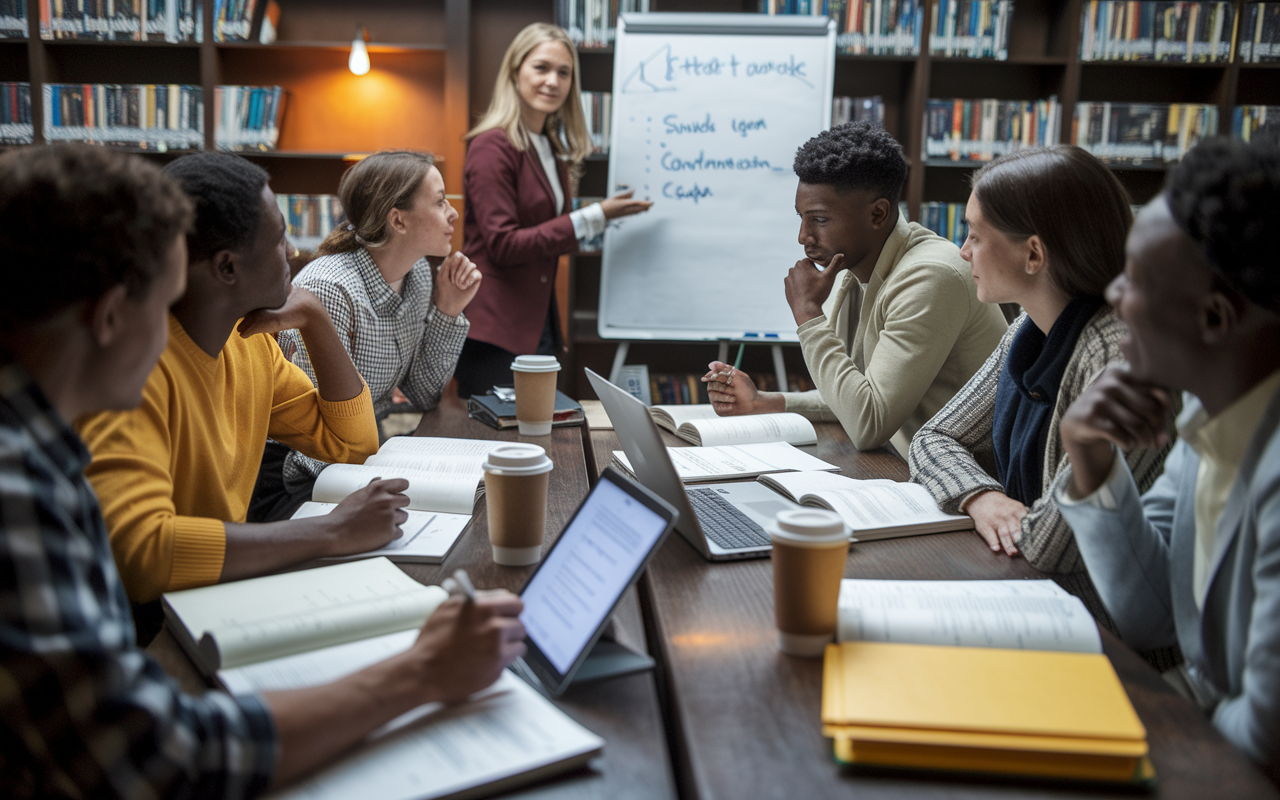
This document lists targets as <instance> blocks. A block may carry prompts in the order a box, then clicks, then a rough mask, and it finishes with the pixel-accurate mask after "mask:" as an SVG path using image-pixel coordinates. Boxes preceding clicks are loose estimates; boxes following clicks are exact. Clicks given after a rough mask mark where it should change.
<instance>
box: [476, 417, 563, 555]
mask: <svg viewBox="0 0 1280 800" xmlns="http://www.w3.org/2000/svg"><path fill="white" fill-rule="evenodd" d="M483 468H484V497H485V509H486V510H487V517H488V521H489V544H490V545H491V546H492V547H493V561H494V563H496V564H501V565H503V566H507V567H524V566H528V565H530V564H536V563H538V560H539V559H541V558H542V540H543V538H544V537H545V536H546V529H547V485H548V482H549V479H550V476H551V470H552V469H554V468H555V464H553V463H552V461H551V459H550V458H548V457H547V451H546V450H543V449H542V448H541V447H539V446H538V445H536V444H524V443H520V442H511V443H508V444H500V445H498V446H497V447H495V448H493V449H492V450H490V451H489V456H488V458H487V459H486V460H485V462H484V465H483Z"/></svg>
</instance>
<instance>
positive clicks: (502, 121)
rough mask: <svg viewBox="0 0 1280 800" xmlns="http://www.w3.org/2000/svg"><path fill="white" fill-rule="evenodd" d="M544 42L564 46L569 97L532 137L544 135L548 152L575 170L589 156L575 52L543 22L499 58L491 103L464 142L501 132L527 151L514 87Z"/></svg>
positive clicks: (560, 31)
mask: <svg viewBox="0 0 1280 800" xmlns="http://www.w3.org/2000/svg"><path fill="white" fill-rule="evenodd" d="M546 42H559V43H560V44H562V45H564V46H565V49H566V50H568V51H569V56H570V57H571V58H572V60H573V74H572V75H571V76H569V96H568V97H566V98H565V101H564V105H562V106H560V110H559V111H556V112H555V113H554V114H548V115H547V121H546V123H545V124H544V125H543V126H542V130H540V131H535V133H541V134H543V135H545V136H546V137H547V139H549V140H550V141H551V148H552V150H554V151H555V152H556V155H558V156H559V157H560V158H561V159H563V160H566V161H568V162H569V163H570V165H571V166H573V167H577V166H578V165H579V164H581V163H582V160H583V159H585V158H586V157H587V156H588V155H590V154H591V137H590V136H588V134H587V121H586V118H585V117H584V116H583V115H582V90H581V88H580V85H579V75H580V73H581V70H580V69H579V67H578V50H577V48H575V47H574V46H573V40H571V39H570V38H569V34H567V33H565V32H564V29H562V28H558V27H556V26H555V25H549V24H547V23H545V22H535V23H533V24H532V25H529V26H528V27H526V28H525V29H524V30H522V31H520V33H518V34H516V38H515V39H513V40H511V46H510V47H508V48H507V54H506V55H504V56H503V57H502V66H501V67H500V68H499V69H498V79H497V81H495V82H494V84H493V99H492V100H490V101H489V110H488V111H485V112H484V116H482V117H481V118H480V121H479V122H477V123H476V125H475V127H474V128H472V129H471V130H470V132H468V133H467V136H466V139H467V141H471V140H472V139H474V138H475V137H477V136H479V135H480V134H482V133H484V132H485V131H488V130H492V129H494V128H501V129H502V130H503V131H505V132H506V134H507V139H508V140H509V141H510V142H511V144H512V146H514V147H515V148H516V149H517V150H521V151H523V150H526V149H528V147H529V135H528V131H526V130H525V127H524V123H523V122H522V121H521V119H520V91H519V89H518V88H517V83H518V80H519V73H520V67H521V66H522V65H523V64H524V60H525V59H526V58H528V57H529V54H530V53H532V52H533V50H534V48H536V47H537V46H538V45H540V44H544V43H546ZM562 136H563V138H562Z"/></svg>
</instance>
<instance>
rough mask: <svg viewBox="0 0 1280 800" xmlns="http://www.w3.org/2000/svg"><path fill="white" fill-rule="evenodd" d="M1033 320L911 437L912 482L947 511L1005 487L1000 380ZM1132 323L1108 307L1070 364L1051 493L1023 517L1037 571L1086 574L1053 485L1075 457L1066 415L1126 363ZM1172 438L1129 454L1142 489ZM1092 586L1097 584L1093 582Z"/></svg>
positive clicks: (1048, 475)
mask: <svg viewBox="0 0 1280 800" xmlns="http://www.w3.org/2000/svg"><path fill="white" fill-rule="evenodd" d="M1029 324H1032V323H1031V322H1030V320H1029V319H1028V317H1027V315H1026V314H1023V315H1022V316H1020V317H1019V318H1018V319H1017V320H1015V321H1014V323H1013V324H1012V325H1011V326H1009V331H1008V333H1006V334H1005V336H1004V338H1003V339H1002V340H1001V341H1000V346H999V347H997V348H996V351H995V352H994V353H992V354H991V357H990V358H988V359H987V362H986V363H985V364H983V365H982V368H981V369H979V370H978V372H977V373H976V374H974V376H973V378H972V379H971V380H970V381H969V383H968V384H967V385H966V386H965V387H964V388H963V389H961V390H960V392H959V393H958V394H957V395H956V396H955V397H954V398H952V399H951V402H949V403H947V404H946V405H945V406H944V407H943V408H942V410H941V411H939V412H938V413H937V415H936V416H934V418H933V419H931V420H929V422H928V423H926V424H925V426H924V427H923V428H921V429H920V431H919V432H918V433H916V435H915V437H914V438H913V439H912V440H911V450H910V454H909V458H908V461H909V463H910V465H911V480H913V481H915V482H916V483H918V484H920V485H921V486H923V487H925V488H926V489H928V490H929V492H930V494H932V495H933V497H934V499H935V500H937V501H938V505H940V506H942V509H943V510H944V511H949V512H951V513H959V510H960V507H961V505H963V504H964V502H965V501H966V500H968V499H969V498H970V497H973V496H974V495H976V494H978V493H979V492H984V491H987V490H989V489H994V490H996V491H1004V487H1003V486H1001V485H1000V482H999V481H998V480H996V479H995V478H993V477H992V476H993V475H995V474H996V466H995V453H994V450H993V449H992V440H991V427H992V420H993V414H994V409H995V401H996V384H997V383H998V382H999V378H1000V371H1001V369H1003V368H1004V360H1005V357H1006V356H1007V355H1008V353H1009V344H1010V342H1011V341H1012V340H1013V337H1014V335H1016V334H1017V332H1018V330H1019V329H1020V328H1021V327H1022V326H1023V325H1029ZM1124 332H1125V327H1124V323H1123V322H1121V321H1120V319H1119V318H1118V317H1116V314H1115V311H1114V310H1112V309H1111V307H1110V306H1103V307H1102V308H1101V309H1099V310H1098V312H1097V313H1096V314H1094V316H1093V318H1092V319H1091V320H1089V322H1088V324H1087V325H1085V327H1084V330H1083V331H1081V333H1080V338H1079V339H1078V340H1076V346H1075V349H1074V351H1073V352H1072V355H1071V360H1070V361H1069V362H1068V363H1067V369H1066V372H1064V373H1063V375H1062V383H1061V385H1060V386H1059V389H1058V401H1057V404H1056V405H1055V406H1054V409H1053V416H1052V417H1051V418H1050V420H1049V430H1048V433H1047V436H1046V437H1045V446H1044V469H1043V487H1042V488H1043V492H1042V493H1041V495H1040V499H1039V500H1037V501H1036V502H1035V503H1033V504H1032V505H1031V507H1030V508H1029V509H1028V510H1027V516H1026V517H1025V518H1024V519H1023V520H1022V538H1021V539H1020V540H1019V542H1018V549H1019V550H1020V551H1021V552H1022V555H1023V557H1025V558H1026V559H1027V561H1028V562H1029V563H1030V564H1031V565H1032V566H1033V567H1035V568H1036V569H1039V570H1041V571H1043V572H1052V573H1065V574H1074V573H1083V572H1084V569H1085V567H1084V561H1083V560H1082V559H1081V558H1080V551H1079V550H1078V549H1076V543H1075V537H1074V536H1072V534H1071V528H1070V527H1068V526H1067V523H1066V520H1064V519H1063V518H1062V515H1061V514H1060V513H1058V506H1057V504H1056V503H1054V502H1053V497H1052V493H1051V492H1050V491H1049V488H1050V487H1051V486H1052V485H1053V481H1054V479H1055V478H1057V477H1058V474H1059V473H1060V472H1061V471H1062V470H1063V469H1064V468H1065V467H1066V466H1067V454H1066V452H1065V451H1064V449H1063V446H1062V437H1061V436H1059V435H1058V425H1059V423H1060V422H1061V420H1062V414H1063V413H1064V412H1065V411H1066V410H1067V408H1068V407H1069V406H1070V405H1071V404H1072V403H1073V402H1075V399H1076V398H1077V397H1079V396H1080V394H1081V393H1082V392H1083V391H1084V390H1085V389H1086V388H1087V387H1088V386H1089V384H1091V383H1093V381H1094V380H1095V379H1096V378H1097V377H1098V375H1099V374H1100V373H1101V372H1102V370H1103V368H1105V367H1106V366H1107V365H1108V364H1111V363H1114V362H1117V361H1121V360H1123V356H1122V355H1121V353H1120V338H1121V337H1122V336H1123V335H1124ZM1172 447H1173V442H1172V441H1170V442H1169V444H1167V445H1166V446H1165V447H1163V448H1161V449H1159V450H1150V449H1135V450H1131V451H1129V452H1128V453H1126V454H1125V460H1127V461H1128V462H1129V469H1130V470H1131V471H1132V472H1133V477H1134V480H1136V481H1137V483H1138V488H1139V489H1141V490H1142V491H1144V492H1145V491H1146V490H1147V489H1148V488H1149V487H1150V486H1151V484H1152V483H1154V482H1155V480H1156V478H1158V477H1159V476H1160V473H1161V472H1162V471H1163V470H1164V457H1165V455H1166V454H1168V452H1169V449H1170V448H1172ZM1090 589H1092V587H1090Z"/></svg>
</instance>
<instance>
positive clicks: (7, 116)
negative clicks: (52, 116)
mask: <svg viewBox="0 0 1280 800" xmlns="http://www.w3.org/2000/svg"><path fill="white" fill-rule="evenodd" d="M34 134H35V131H34V129H33V128H32V125H31V84H30V83H27V82H14V81H10V82H6V83H0V145H23V144H31V142H32V139H33V137H34Z"/></svg>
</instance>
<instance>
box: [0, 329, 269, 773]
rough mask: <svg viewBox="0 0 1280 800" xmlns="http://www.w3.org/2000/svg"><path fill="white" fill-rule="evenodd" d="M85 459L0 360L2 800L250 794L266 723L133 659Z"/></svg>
mask: <svg viewBox="0 0 1280 800" xmlns="http://www.w3.org/2000/svg"><path fill="white" fill-rule="evenodd" d="M89 458H90V456H89V451H88V450H87V449H85V446H84V444H83V443H82V442H81V441H80V438H79V437H78V436H76V434H75V432H74V431H73V430H72V429H71V428H70V427H69V426H68V425H67V424H66V423H65V422H64V421H63V420H62V419H61V417H59V415H58V413H57V411H56V410H55V409H54V408H53V407H52V406H51V405H50V404H49V401H48V400H47V399H46V398H45V396H44V394H43V392H41V390H40V389H39V387H38V386H36V385H35V383H33V382H32V381H31V378H30V377H29V376H28V375H27V373H26V372H25V371H24V370H23V369H22V368H21V367H20V366H18V365H16V364H14V363H13V362H12V361H11V360H10V359H8V358H6V357H4V356H3V354H0V793H3V794H4V795H5V796H6V797H129V798H158V797H186V798H247V797H253V796H256V795H258V794H261V793H262V791H263V790H265V789H266V786H267V783H268V782H269V780H270V778H271V773H272V770H273V768H274V766H275V760H276V757H277V753H276V748H277V744H276V734H275V727H274V723H273V722H272V720H271V716H270V714H269V713H268V711H267V709H266V707H265V705H264V704H263V703H262V701H261V700H260V699H258V698H256V697H231V696H229V695H226V694H223V693H221V692H209V693H207V694H205V695H204V696H203V697H199V698H196V697H191V696H189V695H186V694H184V693H183V692H182V691H181V690H180V689H179V688H178V686H177V685H176V684H175V683H174V682H173V681H172V680H171V679H170V678H169V677H168V676H166V675H165V674H164V672H163V671H162V670H161V668H160V666H159V665H158V664H157V663H156V662H155V661H153V660H152V659H151V658H149V657H148V656H147V655H146V654H145V653H143V652H142V651H141V650H139V649H138V647H137V644H136V641H135V639H134V629H133V618H132V616H131V613H130V610H129V600H128V598H127V597H126V595H125V591H124V587H123V585H122V583H121V581H120V576H119V574H118V573H117V572H116V565H115V562H114V561H113V560H112V555H111V546H110V544H109V542H108V539H107V531H106V525H105V523H104V522H103V520H102V514H101V511H100V510H99V508H98V500H97V497H96V496H95V495H94V493H93V489H92V488H91V487H90V485H89V482H88V481H87V480H86V479H85V477H84V468H85V467H86V466H87V465H88V464H89Z"/></svg>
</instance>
